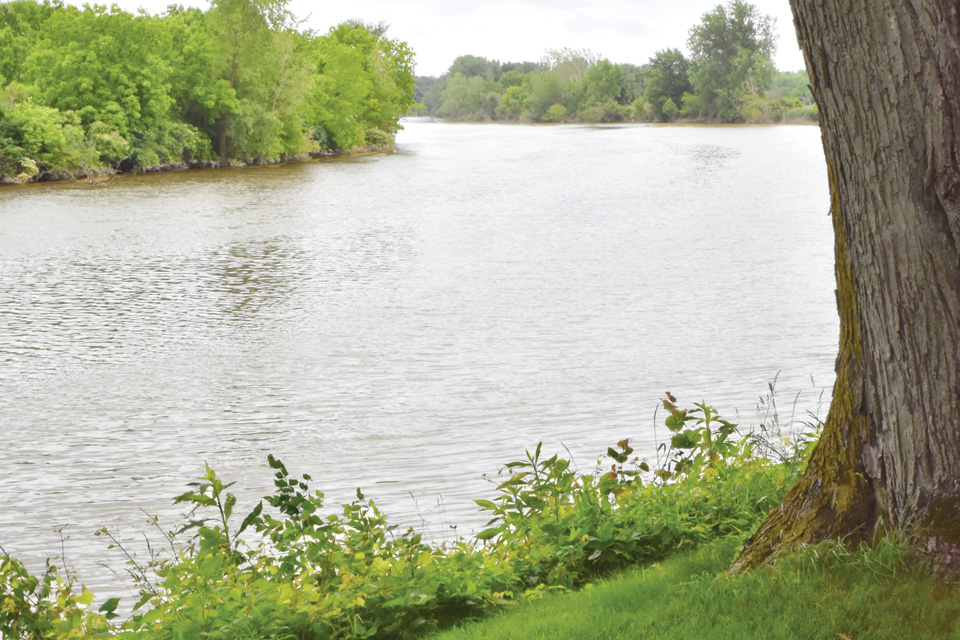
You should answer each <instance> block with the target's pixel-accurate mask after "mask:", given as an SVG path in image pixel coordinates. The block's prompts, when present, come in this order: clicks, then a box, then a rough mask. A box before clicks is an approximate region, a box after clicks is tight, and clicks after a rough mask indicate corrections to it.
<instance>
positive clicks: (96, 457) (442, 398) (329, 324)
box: [0, 122, 838, 595]
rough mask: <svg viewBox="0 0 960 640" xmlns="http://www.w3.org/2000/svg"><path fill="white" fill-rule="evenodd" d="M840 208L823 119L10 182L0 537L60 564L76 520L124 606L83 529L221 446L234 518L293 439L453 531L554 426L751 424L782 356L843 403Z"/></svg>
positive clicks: (31, 557) (85, 567)
mask: <svg viewBox="0 0 960 640" xmlns="http://www.w3.org/2000/svg"><path fill="white" fill-rule="evenodd" d="M828 204H829V199H828V194H827V184H826V170H825V164H824V161H823V157H822V151H821V147H820V139H819V131H818V129H817V128H815V127H731V128H710V127H643V126H627V127H614V126H604V127H591V126H551V127H546V126H545V127H529V126H508V125H505V126H499V125H460V124H457V125H453V124H441V123H427V122H408V123H407V124H406V129H405V131H403V132H402V133H401V134H400V136H399V138H398V152H397V153H395V154H390V155H379V156H371V157H363V158H355V159H347V160H337V161H322V162H315V163H303V164H291V165H287V166H279V167H264V168H250V169H237V170H212V171H197V172H188V173H178V174H164V175H149V176H131V177H118V178H112V179H109V180H106V181H103V182H96V183H86V182H79V183H64V184H53V185H37V186H25V187H12V188H4V189H2V190H0V434H2V446H0V469H2V474H0V499H2V508H0V545H2V546H3V548H4V549H5V550H6V551H7V552H9V553H11V554H12V555H15V556H18V557H20V558H22V559H23V560H25V561H26V562H28V564H29V565H30V566H31V567H32V568H34V569H37V568H40V567H42V566H43V559H44V558H46V557H47V556H55V555H58V554H60V552H61V545H60V540H59V536H58V534H57V533H55V532H54V529H55V528H56V527H58V526H60V525H64V524H66V525H69V526H68V527H67V530H66V531H67V533H68V534H69V535H70V539H69V540H68V541H67V543H66V545H65V546H64V547H63V548H64V550H65V553H66V560H67V563H68V565H69V566H70V567H72V568H73V569H74V570H76V571H77V572H78V573H79V575H80V578H81V580H82V581H83V582H85V583H86V584H87V585H88V586H91V587H92V588H95V590H96V591H101V592H102V591H103V590H108V591H111V593H113V592H117V593H118V595H119V594H122V591H121V590H119V587H118V586H117V584H116V580H115V578H113V576H112V575H111V574H110V572H109V571H108V570H106V569H104V568H102V567H100V566H98V562H100V561H106V562H108V563H111V564H113V565H114V566H115V568H119V567H120V566H122V559H121V558H120V557H119V556H118V555H116V553H117V552H116V550H114V551H107V549H106V542H105V541H104V540H103V539H101V538H95V537H94V536H93V535H92V532H93V531H94V530H95V529H96V528H98V527H99V526H103V525H106V526H109V527H111V528H112V529H113V530H114V531H115V532H117V533H118V535H120V536H121V538H123V539H125V540H129V541H131V542H130V544H131V546H132V548H136V545H137V542H136V540H137V539H138V536H139V534H140V532H141V531H145V530H147V529H149V527H147V525H146V524H145V522H146V516H145V515H144V514H143V512H142V511H141V510H143V511H145V512H147V513H151V514H158V515H159V516H160V521H161V523H162V524H163V525H164V526H173V524H174V523H175V522H176V521H177V515H178V514H179V513H180V512H181V508H180V507H178V506H173V505H172V504H171V498H172V497H173V496H175V495H177V494H178V493H180V492H182V491H183V490H184V485H185V483H186V482H188V481H190V480H193V479H195V478H196V477H198V476H199V475H200V474H202V472H203V468H204V467H203V465H204V462H207V463H209V464H210V465H211V466H212V467H214V468H215V469H217V471H218V472H219V474H220V476H222V477H224V478H226V479H232V480H236V481H237V484H236V485H235V487H234V488H233V490H234V491H235V492H236V493H238V494H239V495H240V498H241V499H240V505H239V506H238V512H242V511H244V507H247V508H249V507H250V506H252V505H253V504H254V502H255V500H256V498H257V497H259V496H261V495H263V494H264V493H266V492H267V491H268V490H269V489H270V488H271V486H272V484H271V481H272V476H271V473H270V471H269V469H268V468H267V466H266V460H265V459H266V456H267V454H268V453H274V454H275V455H277V456H278V457H280V458H281V459H283V460H284V461H285V462H286V464H287V466H288V468H290V470H291V471H293V472H295V473H310V474H311V475H312V476H313V478H314V487H315V488H319V489H321V490H323V491H324V492H325V493H326V495H327V498H328V501H329V503H330V504H332V505H335V504H337V503H339V502H341V501H346V500H349V499H350V498H351V496H352V495H353V494H354V491H355V488H356V487H363V488H364V490H365V492H366V493H367V495H368V496H369V497H372V498H374V499H375V500H376V501H377V502H378V504H379V505H380V506H381V508H383V509H384V511H385V512H386V513H387V514H388V516H390V518H391V520H393V521H394V522H397V523H399V524H403V525H407V524H409V525H414V526H417V527H419V528H421V529H422V530H424V531H425V532H426V533H427V534H428V535H430V536H432V537H433V538H435V539H443V538H445V537H448V536H449V535H451V534H452V533H453V532H454V529H453V528H452V527H454V526H456V527H457V529H456V530H455V531H456V532H458V533H459V534H469V533H470V532H471V531H475V530H477V529H478V528H479V526H480V525H482V523H483V520H484V519H483V517H482V515H481V514H478V512H477V509H476V507H475V506H474V505H473V502H472V499H473V498H477V497H491V495H492V487H491V486H490V484H489V482H488V481H486V480H484V479H483V478H482V476H483V474H489V475H495V474H496V472H497V470H498V468H499V466H500V465H501V464H502V463H504V462H508V461H510V460H514V459H517V458H518V457H520V456H522V454H523V451H524V449H526V448H530V447H533V446H535V445H536V443H537V442H538V441H543V442H544V450H545V451H549V452H555V451H562V447H564V446H566V447H567V448H569V450H570V452H571V453H572V454H573V456H574V458H575V460H576V462H577V464H578V466H579V467H580V468H581V469H582V470H585V471H586V470H589V469H592V468H593V466H594V465H595V463H596V461H597V455H598V454H599V453H601V452H603V451H605V450H606V447H607V446H608V445H610V444H612V443H614V442H616V441H617V440H619V439H622V438H626V437H628V438H631V439H632V442H633V443H634V446H635V447H636V448H637V450H638V451H640V452H642V453H644V454H650V453H652V452H653V450H654V449H655V440H654V431H653V426H654V410H655V409H656V407H657V404H658V398H660V397H662V396H663V394H664V392H666V391H671V392H673V393H674V395H676V396H678V397H679V398H680V401H681V404H689V403H692V402H695V401H700V400H706V401H708V402H710V403H712V404H714V405H716V406H717V407H718V408H719V409H721V411H722V412H724V413H726V414H728V415H734V414H735V412H739V415H740V418H741V420H742V421H743V422H744V423H748V424H749V423H751V422H756V408H755V407H756V403H757V400H758V397H760V396H764V395H765V394H766V392H767V385H768V383H769V382H770V381H772V380H773V379H774V377H775V376H776V375H777V374H778V372H780V374H779V380H778V382H777V387H778V396H779V397H778V402H779V403H780V409H781V413H782V414H793V415H795V416H797V417H804V416H805V415H806V414H807V413H808V412H817V411H819V412H820V415H821V416H822V415H824V414H825V410H826V403H827V402H828V400H829V393H830V387H831V385H832V382H833V362H834V357H835V355H836V348H837V334H838V321H837V317H836V311H835V306H834V294H833V291H834V281H833V248H832V246H833V241H832V231H831V227H830V221H829V218H828V215H827V211H828ZM662 417H663V416H662V415H661V416H660V418H661V419H662ZM785 417H789V415H786V416H785ZM660 433H661V436H662V434H663V430H662V429H661V432H660Z"/></svg>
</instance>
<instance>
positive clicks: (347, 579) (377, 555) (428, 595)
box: [0, 397, 807, 639]
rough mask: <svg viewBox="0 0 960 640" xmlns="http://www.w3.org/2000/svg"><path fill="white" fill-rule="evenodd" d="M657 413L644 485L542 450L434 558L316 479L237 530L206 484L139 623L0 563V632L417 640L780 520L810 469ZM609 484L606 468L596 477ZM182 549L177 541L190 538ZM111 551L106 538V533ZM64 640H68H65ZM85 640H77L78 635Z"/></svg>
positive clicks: (638, 473)
mask: <svg viewBox="0 0 960 640" xmlns="http://www.w3.org/2000/svg"><path fill="white" fill-rule="evenodd" d="M674 402H675V401H674V400H673V398H672V397H669V399H668V400H666V401H665V402H664V406H665V407H666V409H667V410H668V416H667V418H666V421H665V425H666V427H667V428H668V429H669V430H670V432H671V440H670V444H669V447H668V446H667V444H666V443H664V444H663V445H662V446H661V448H660V450H659V451H658V455H661V454H662V456H663V457H662V459H661V460H659V461H658V464H657V465H656V466H655V468H654V469H651V468H650V466H649V465H648V464H647V463H646V462H643V461H640V460H638V459H636V458H635V457H634V458H631V456H632V454H633V449H632V448H631V447H630V444H629V442H628V441H626V440H624V441H621V442H619V443H617V445H616V447H611V448H609V449H608V450H607V457H608V459H609V461H610V462H609V464H610V466H609V469H610V470H609V471H606V470H604V471H601V470H600V467H599V466H598V468H597V470H596V471H595V472H594V473H592V474H588V475H581V474H578V473H576V472H575V471H573V470H572V468H571V466H572V465H571V462H570V461H568V460H564V459H561V458H560V457H558V456H556V455H554V456H551V457H549V458H546V459H544V458H543V456H542V447H541V446H540V445H538V446H537V448H536V450H535V451H534V452H532V453H531V452H527V454H526V456H525V458H524V459H523V460H519V461H515V462H511V463H508V464H507V465H506V467H505V469H504V471H503V473H505V474H506V478H504V479H503V480H502V481H500V482H499V483H498V486H497V495H496V496H495V497H494V498H493V499H492V500H477V501H476V502H477V504H478V505H479V506H480V508H481V509H483V510H486V511H488V512H489V513H490V515H491V520H490V522H489V524H488V528H486V529H484V530H483V531H482V532H480V533H479V534H478V535H477V536H476V539H472V540H468V539H458V540H457V541H455V542H453V543H448V544H444V545H439V546H433V545H428V544H426V543H424V542H423V541H422V539H421V537H420V536H419V535H418V534H416V533H415V532H414V531H413V530H408V531H406V532H402V533H401V532H398V531H397V530H396V528H395V527H392V526H389V525H388V524H387V520H386V518H385V517H384V516H383V514H382V513H381V512H380V511H379V510H378V509H377V507H376V505H375V504H374V503H373V502H372V501H370V500H367V499H366V498H365V497H364V496H363V494H362V492H360V491H359V490H358V491H357V498H356V500H354V501H353V502H350V503H349V504H345V505H343V506H342V509H341V510H340V512H338V513H331V514H326V515H324V512H323V506H324V505H323V494H321V493H320V492H316V491H314V492H311V491H310V489H309V485H308V483H309V481H310V477H309V476H306V475H304V476H302V477H300V478H296V477H293V476H291V475H290V474H289V473H288V471H287V469H286V468H285V466H284V465H283V463H282V462H280V461H279V460H276V459H275V458H273V457H272V456H270V457H269V458H268V462H269V465H270V467H271V468H272V469H274V471H275V479H274V485H275V490H274V492H273V494H272V495H269V496H267V497H265V498H264V499H263V500H262V501H261V502H260V503H259V504H257V505H256V506H255V507H254V508H253V509H252V510H251V511H250V512H249V513H248V514H247V515H246V516H245V517H244V518H243V520H242V521H241V523H240V524H239V525H237V524H236V519H235V518H234V509H235V507H236V503H237V500H236V498H235V497H234V496H233V495H232V494H230V493H229V492H228V489H229V487H230V485H229V484H225V483H223V481H222V480H220V479H219V478H218V477H217V475H216V473H215V472H214V471H213V470H212V469H210V468H209V467H208V468H207V471H206V474H205V476H204V477H203V478H202V479H201V480H200V481H198V482H194V483H191V485H190V490H189V491H187V492H186V493H184V494H182V495H180V496H179V497H177V498H176V501H177V502H179V503H183V504H186V505H189V506H191V508H192V511H191V513H190V514H189V516H188V517H187V520H186V524H185V525H184V526H183V527H182V528H181V529H180V531H179V532H177V534H173V533H171V534H169V540H168V542H169V543H170V544H169V546H170V551H169V552H168V555H166V556H161V555H158V556H154V557H153V559H152V560H151V561H150V562H149V563H148V564H147V565H145V566H142V567H139V566H138V567H136V570H135V571H134V574H135V575H136V576H137V583H138V585H137V586H138V588H139V591H140V599H139V601H138V602H137V603H136V604H135V605H134V615H133V616H132V617H131V618H130V619H129V620H126V621H124V622H122V623H121V624H118V625H117V624H114V623H113V622H111V621H110V618H112V617H114V613H113V612H114V610H115V609H116V608H117V600H116V599H111V600H109V601H107V603H106V604H105V605H104V607H101V610H100V611H99V612H96V613H95V612H92V611H91V610H90V609H89V605H90V603H91V602H92V596H90V595H88V594H89V592H87V591H85V590H81V593H80V594H79V595H75V594H74V592H73V589H72V584H70V583H69V581H63V580H61V579H60V578H58V577H56V572H55V571H53V570H51V571H48V572H47V574H46V575H45V577H44V578H43V579H37V578H34V577H32V576H29V574H27V573H26V572H25V571H24V570H23V567H22V566H21V565H19V564H18V563H17V562H16V561H15V560H13V559H11V558H7V557H4V558H3V559H2V562H3V563H2V564H0V568H2V569H0V631H2V632H3V633H5V634H7V635H9V636H10V637H14V638H40V637H44V638H47V637H53V638H72V637H80V636H79V635H76V634H80V635H83V637H92V636H94V635H95V634H112V635H115V636H116V637H120V638H129V639H135V638H136V639H139V638H150V639H167V638H171V639H173V638H199V637H207V638H251V639H253V638H401V639H402V638H414V637H419V636H422V635H424V634H426V633H427V632H430V631H433V630H436V629H439V628H443V627H446V626H449V625H451V624H453V623H455V622H457V621H460V620H463V619H465V618H473V617H478V616H480V615H483V614H485V613H487V612H490V611H492V610H496V609H498V608H501V607H503V606H506V605H509V604H511V603H514V602H518V601H522V600H528V599H531V598H537V597H540V595H542V594H543V593H545V592H548V591H555V590H563V589H570V588H575V587H578V586H582V585H584V584H586V583H588V582H589V581H591V580H593V579H595V578H597V577H599V576H602V575H605V574H608V573H610V572H611V571H615V570H617V569H620V568H623V567H626V566H629V565H633V564H637V563H642V562H647V561H650V560H654V559H659V558H662V557H665V556H667V555H669V554H671V553H674V552H676V551H677V550H680V549H686V548H692V547H695V546H697V545H700V544H702V543H704V542H707V541H710V540H713V539H716V538H718V537H722V536H728V535H740V536H743V535H746V534H747V533H749V532H750V531H751V530H752V529H753V528H754V527H756V526H757V524H758V523H759V520H760V519H761V518H762V517H763V516H764V515H765V513H766V511H767V510H768V509H769V508H771V507H773V506H774V505H776V504H777V503H778V502H779V500H780V499H781V498H782V496H783V494H784V492H785V491H786V489H787V488H788V486H789V485H790V484H791V482H792V480H793V479H794V478H795V477H796V475H797V474H798V473H799V471H800V469H801V467H802V465H803V462H804V451H805V448H804V445H805V444H806V442H807V441H806V440H803V441H801V443H800V446H795V447H793V448H792V449H791V450H790V451H789V452H788V453H789V455H787V456H786V458H785V459H783V461H782V462H779V463H773V462H770V461H769V460H768V459H767V458H766V457H763V456H761V455H759V454H758V453H757V452H758V451H760V450H762V447H758V446H757V443H758V441H757V440H756V439H755V438H753V437H750V436H748V437H741V436H740V435H739V434H738V432H737V429H736V426H735V425H733V424H732V423H730V422H727V421H725V420H722V419H721V418H719V417H718V416H717V414H716V413H715V412H714V411H713V410H712V409H711V408H710V407H708V406H707V405H704V404H700V405H696V406H695V407H694V408H693V409H691V410H681V409H678V408H677V407H676V406H675V404H674ZM603 468H604V469H606V468H607V467H603ZM185 533H189V534H192V537H191V538H190V539H189V540H188V541H186V542H182V541H181V537H182V536H183V534H185ZM107 535H109V534H107ZM70 634H74V635H70ZM84 634H86V635H84Z"/></svg>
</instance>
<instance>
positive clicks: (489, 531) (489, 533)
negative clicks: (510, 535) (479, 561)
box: [475, 527, 502, 540]
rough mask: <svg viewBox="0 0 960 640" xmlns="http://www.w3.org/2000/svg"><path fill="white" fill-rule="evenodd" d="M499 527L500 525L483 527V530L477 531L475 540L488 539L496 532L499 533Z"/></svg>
mask: <svg viewBox="0 0 960 640" xmlns="http://www.w3.org/2000/svg"><path fill="white" fill-rule="evenodd" d="M501 528H502V527H491V528H489V529H484V530H483V531H481V532H480V533H478V534H477V535H476V536H475V537H476V539H477V540H489V539H490V538H493V537H494V536H496V535H497V534H498V533H500V529H501Z"/></svg>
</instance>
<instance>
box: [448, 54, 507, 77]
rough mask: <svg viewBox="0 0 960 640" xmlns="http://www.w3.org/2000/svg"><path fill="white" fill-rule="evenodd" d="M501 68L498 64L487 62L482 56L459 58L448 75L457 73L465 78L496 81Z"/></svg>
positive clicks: (492, 61)
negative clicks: (476, 77)
mask: <svg viewBox="0 0 960 640" xmlns="http://www.w3.org/2000/svg"><path fill="white" fill-rule="evenodd" d="M499 67H500V64H499V63H498V62H496V61H494V60H487V59H486V58H482V57H480V56H471V55H466V56H459V57H458V58H457V59H456V60H454V61H453V64H451V65H450V68H449V69H448V70H447V75H448V76H452V75H453V74H455V73H459V74H460V75H462V76H464V77H465V78H472V77H475V76H479V77H481V78H485V79H486V80H496V79H497V77H498V76H499V73H498V72H499Z"/></svg>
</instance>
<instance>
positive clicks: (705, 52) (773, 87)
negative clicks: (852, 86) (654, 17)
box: [413, 0, 817, 122]
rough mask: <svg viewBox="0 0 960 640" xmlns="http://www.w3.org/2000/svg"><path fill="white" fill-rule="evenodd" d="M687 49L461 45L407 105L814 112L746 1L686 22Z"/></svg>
mask: <svg viewBox="0 0 960 640" xmlns="http://www.w3.org/2000/svg"><path fill="white" fill-rule="evenodd" d="M689 33H690V37H689V39H688V40H687V47H688V48H689V50H690V52H691V54H690V57H689V58H687V57H686V56H685V55H684V54H683V52H681V51H680V50H679V49H676V48H671V49H663V50H661V51H658V52H657V53H656V54H655V55H654V56H652V57H651V58H650V59H649V60H648V62H647V63H645V64H642V65H634V64H614V63H612V62H610V61H609V60H607V59H604V58H601V57H600V56H598V55H597V54H595V53H593V52H591V51H589V50H586V49H571V48H563V49H550V50H547V52H546V53H545V54H544V56H543V57H542V58H541V59H540V61H539V62H521V63H514V62H508V63H500V62H498V61H497V60H488V59H486V58H482V57H478V56H472V55H465V56H460V57H459V58H457V59H456V60H454V62H453V64H452V65H451V66H450V68H449V70H448V71H447V73H446V74H444V75H443V76H441V77H439V78H434V77H418V78H417V82H416V87H415V91H416V99H417V103H418V104H417V106H416V108H415V109H414V111H413V113H415V114H417V115H429V116H438V117H442V118H447V119H451V120H468V121H526V122H567V121H580V122H623V121H648V122H654V121H655V122H673V121H675V120H678V119H685V120H690V121H700V122H782V121H802V120H807V121H815V120H816V119H817V108H816V105H815V104H814V101H813V97H812V96H811V94H810V90H809V88H808V83H809V78H808V77H807V73H806V71H797V72H792V73H789V72H780V71H778V70H777V69H776V67H775V66H774V64H773V62H772V57H773V55H774V52H775V51H776V38H777V36H776V33H775V30H774V20H773V19H772V18H770V17H769V16H765V15H762V14H761V13H760V11H759V10H758V9H757V8H756V7H755V6H754V5H752V4H749V3H747V2H744V1H743V0H732V1H731V2H729V3H728V4H726V5H717V6H716V7H715V8H714V9H713V10H712V11H709V12H707V13H706V14H704V15H703V18H702V19H701V21H700V22H699V23H698V24H696V25H694V26H693V27H692V28H691V29H690V32H689Z"/></svg>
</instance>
